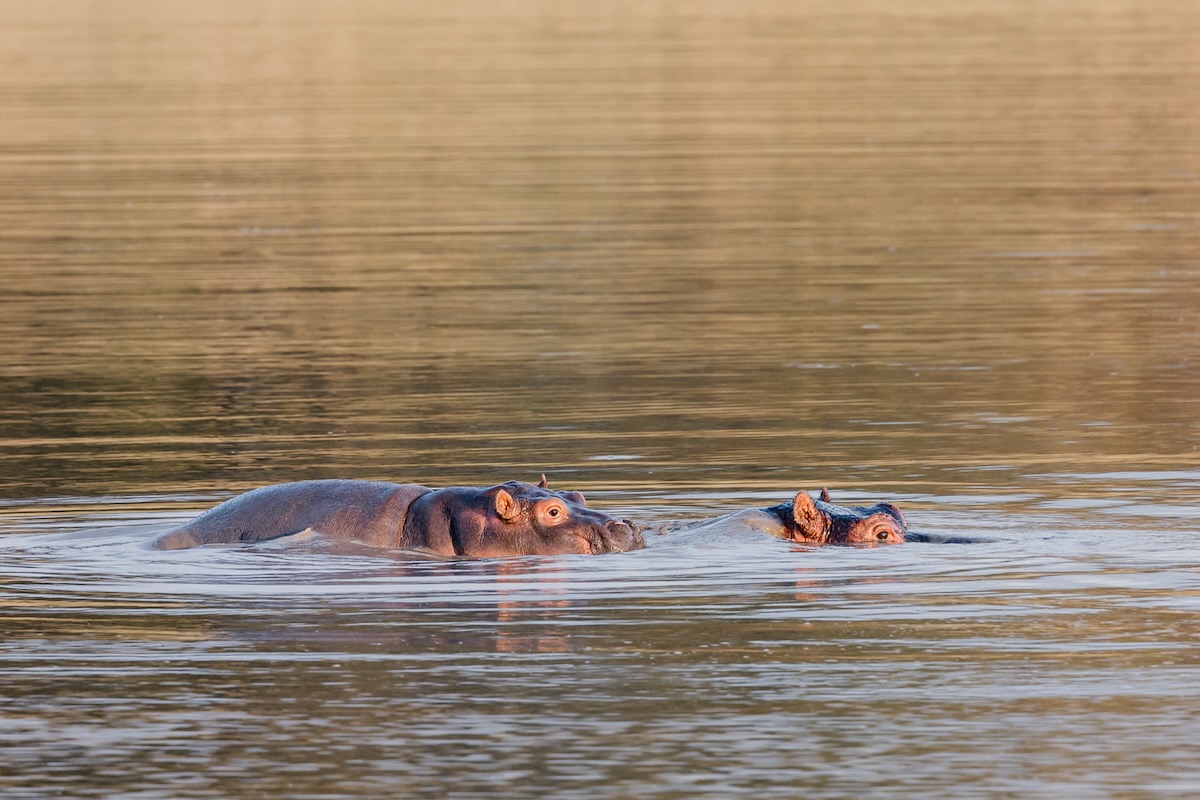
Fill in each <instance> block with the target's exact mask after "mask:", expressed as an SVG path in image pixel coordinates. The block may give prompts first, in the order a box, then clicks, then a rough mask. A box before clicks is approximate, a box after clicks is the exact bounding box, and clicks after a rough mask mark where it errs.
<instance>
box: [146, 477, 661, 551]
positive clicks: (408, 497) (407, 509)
mask: <svg viewBox="0 0 1200 800" xmlns="http://www.w3.org/2000/svg"><path fill="white" fill-rule="evenodd" d="M306 531H313V532H316V533H320V534H323V535H325V536H329V537H332V538H335V539H345V540H352V541H356V542H360V543H362V544H367V545H372V546H374V547H387V548H397V549H404V550H418V551H424V552H426V553H429V554H433V555H439V556H473V557H479V558H487V557H496V556H516V555H561V554H567V553H619V552H622V551H625V550H634V549H637V548H639V547H643V546H644V544H645V543H644V541H643V540H642V536H641V533H640V531H639V529H638V526H637V525H635V524H634V523H632V522H630V521H629V520H617V519H614V518H612V517H610V516H608V515H607V514H604V513H602V512H599V511H593V510H591V509H590V508H588V507H587V506H586V505H585V502H584V497H583V495H582V494H580V493H579V492H555V491H551V490H550V489H549V487H548V486H547V485H546V478H545V476H544V475H543V476H542V482H541V483H540V484H539V485H537V486H534V485H532V484H529V483H521V482H519V481H509V482H508V483H503V484H499V485H497V486H491V487H488V488H473V487H465V486H454V487H450V488H446V489H430V488H429V487H427V486H419V485H417V484H412V483H405V484H400V483H385V482H382V481H355V480H318V481H300V482H298V483H283V484H278V485H275V486H265V487H263V488H261V489H255V490H254V491H252V492H247V493H246V494H242V495H238V496H237V497H234V498H231V499H230V500H226V501H225V502H224V503H221V504H220V505H218V506H216V507H215V508H211V509H209V510H208V511H206V512H204V513H203V514H201V515H200V516H198V517H196V518H195V519H193V520H191V521H190V522H188V523H187V524H185V525H183V526H181V527H179V528H176V529H174V530H172V531H168V532H167V533H164V534H162V535H161V536H160V537H158V538H157V539H156V540H155V541H154V543H153V546H154V547H155V548H157V549H160V550H178V549H182V548H187V547H196V546H197V545H208V544H233V543H239V542H241V543H247V542H262V541H267V540H269V539H276V538H279V537H281V536H288V535H290V534H295V533H302V532H306Z"/></svg>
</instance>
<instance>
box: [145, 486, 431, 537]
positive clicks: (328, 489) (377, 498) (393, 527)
mask: <svg viewBox="0 0 1200 800" xmlns="http://www.w3.org/2000/svg"><path fill="white" fill-rule="evenodd" d="M430 491H431V490H430V489H429V488H428V487H426V486H420V485H418V484H411V483H409V484H400V483H387V482H384V481H354V480H318V481H298V482H295V483H282V484H277V485H274V486H264V487H263V488H261V489H255V490H254V491H252V492H247V493H246V494H242V495H238V496H237V497H234V498H231V499H230V500H226V501H225V502H224V503H221V504H220V505H219V506H216V507H215V508H212V509H209V510H208V511H206V512H204V513H203V514H201V515H200V516H198V517H196V518H195V519H193V520H191V521H190V522H188V523H187V524H185V525H183V526H181V527H179V528H176V529H175V530H173V531H168V532H167V533H165V534H163V535H162V536H160V537H159V538H158V539H157V540H155V542H154V545H153V546H154V547H155V548H157V549H160V550H177V549H181V548H186V547H195V546H197V545H204V544H230V543H234V542H261V541H266V540H268V539H276V538H278V537H280V536H288V535H290V534H293V533H300V532H301V531H305V530H314V531H317V532H320V533H323V534H325V535H327V536H331V537H334V538H353V539H355V540H357V541H360V542H363V543H364V544H369V545H374V546H376V547H394V546H396V545H397V543H398V542H399V538H400V532H401V530H402V529H403V527H404V520H405V515H406V513H407V511H408V507H409V506H410V505H412V502H413V501H414V500H416V499H417V498H418V497H420V496H422V495H424V494H427V493H428V492H430Z"/></svg>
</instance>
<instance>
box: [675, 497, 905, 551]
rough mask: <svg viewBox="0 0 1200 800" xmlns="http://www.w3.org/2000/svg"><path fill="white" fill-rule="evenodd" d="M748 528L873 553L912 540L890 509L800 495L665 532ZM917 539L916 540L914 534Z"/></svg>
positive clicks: (897, 513) (894, 510) (899, 516)
mask: <svg viewBox="0 0 1200 800" xmlns="http://www.w3.org/2000/svg"><path fill="white" fill-rule="evenodd" d="M701 528H703V529H734V528H742V529H745V528H749V529H750V530H754V531H762V532H763V533H769V534H770V535H772V536H775V537H777V538H780V539H787V540H789V541H793V542H799V543H802V544H814V545H820V544H845V545H858V546H869V547H874V546H876V545H884V544H901V543H903V542H905V541H908V539H909V537H910V536H912V535H913V534H911V533H910V532H909V530H908V524H907V523H906V522H905V521H904V515H903V514H901V513H900V509H898V508H896V507H895V506H894V505H892V504H891V503H876V504H875V505H873V506H839V505H834V504H833V503H832V502H830V499H829V492H828V491H827V490H825V489H822V490H821V496H820V498H819V499H815V500H814V499H813V497H812V496H811V495H810V494H809V493H808V492H804V491H800V492H797V493H796V496H795V497H794V498H792V500H790V501H789V502H787V503H780V504H779V505H777V506H770V507H769V508H749V509H745V510H743V511H736V512H734V513H732V514H726V515H725V516H723V517H718V518H716V519H711V520H704V521H701V522H698V523H687V524H685V525H682V526H678V527H677V526H671V527H670V528H669V529H668V530H672V531H673V530H680V529H682V530H688V531H696V530H699V529H701ZM918 535H920V534H918Z"/></svg>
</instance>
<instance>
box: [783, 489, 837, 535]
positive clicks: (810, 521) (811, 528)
mask: <svg viewBox="0 0 1200 800" xmlns="http://www.w3.org/2000/svg"><path fill="white" fill-rule="evenodd" d="M792 520H793V521H794V522H795V523H796V530H797V532H799V534H800V535H801V536H802V537H804V538H805V539H824V538H825V533H826V530H827V529H828V527H829V519H828V518H827V517H826V516H825V512H823V511H821V509H819V508H817V503H816V501H815V500H813V499H812V495H810V494H809V493H808V492H805V491H799V492H796V497H795V499H793V500H792Z"/></svg>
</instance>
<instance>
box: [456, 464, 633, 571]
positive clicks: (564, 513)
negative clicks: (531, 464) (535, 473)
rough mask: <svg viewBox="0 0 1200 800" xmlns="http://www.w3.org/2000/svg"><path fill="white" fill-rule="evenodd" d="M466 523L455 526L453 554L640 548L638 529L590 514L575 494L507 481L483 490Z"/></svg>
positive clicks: (603, 516)
mask: <svg viewBox="0 0 1200 800" xmlns="http://www.w3.org/2000/svg"><path fill="white" fill-rule="evenodd" d="M481 499H482V500H483V506H484V507H483V508H480V507H478V506H476V507H475V508H474V509H472V511H473V512H474V513H472V514H471V515H470V516H471V517H473V519H472V520H471V522H470V523H469V524H465V525H459V526H456V527H457V528H458V530H457V531H456V534H457V537H456V538H457V540H458V541H457V542H456V549H458V550H459V551H460V552H461V553H462V555H468V556H507V555H561V554H568V553H620V552H624V551H626V550H636V549H638V548H640V547H645V544H646V543H645V541H644V540H643V539H642V535H641V532H640V530H639V529H638V526H637V525H636V524H634V523H633V522H631V521H629V520H618V519H614V518H613V517H610V516H609V515H607V514H604V513H602V512H600V511H593V510H592V509H590V508H588V507H587V503H586V501H585V499H584V497H583V495H582V494H580V493H579V492H555V491H552V490H551V489H550V488H549V486H548V485H547V484H546V477H545V476H544V475H543V476H542V481H541V483H540V484H538V485H537V486H534V485H533V484H529V483H521V482H519V481H509V482H508V483H502V484H500V485H498V486H492V487H491V488H488V489H485V490H483V494H482V498H481Z"/></svg>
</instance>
